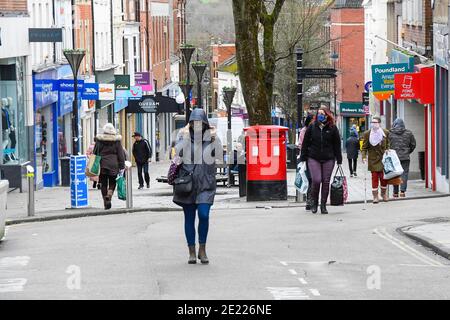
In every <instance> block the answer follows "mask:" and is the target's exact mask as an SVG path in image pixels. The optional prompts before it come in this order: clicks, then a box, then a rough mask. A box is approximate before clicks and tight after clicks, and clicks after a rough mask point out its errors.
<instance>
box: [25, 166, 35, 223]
mask: <svg viewBox="0 0 450 320" xmlns="http://www.w3.org/2000/svg"><path fill="white" fill-rule="evenodd" d="M27 180H28V216H29V217H33V216H34V211H35V208H34V168H33V167H32V166H27Z"/></svg>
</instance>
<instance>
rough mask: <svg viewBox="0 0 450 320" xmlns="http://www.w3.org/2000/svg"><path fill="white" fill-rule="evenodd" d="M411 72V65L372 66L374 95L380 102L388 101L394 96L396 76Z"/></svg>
mask: <svg viewBox="0 0 450 320" xmlns="http://www.w3.org/2000/svg"><path fill="white" fill-rule="evenodd" d="M407 72H411V70H410V67H409V64H407V63H396V64H378V65H373V66H372V88H373V95H374V96H375V97H377V98H378V99H379V100H387V99H389V97H390V95H392V94H394V91H395V90H394V89H395V75H396V74H398V73H407Z"/></svg>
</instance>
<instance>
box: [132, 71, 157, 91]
mask: <svg viewBox="0 0 450 320" xmlns="http://www.w3.org/2000/svg"><path fill="white" fill-rule="evenodd" d="M134 81H135V83H136V86H140V87H142V90H143V91H153V85H152V82H151V74H150V72H136V73H135V75H134Z"/></svg>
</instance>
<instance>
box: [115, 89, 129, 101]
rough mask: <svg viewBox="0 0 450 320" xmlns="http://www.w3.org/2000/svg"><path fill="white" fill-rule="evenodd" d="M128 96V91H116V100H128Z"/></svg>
mask: <svg viewBox="0 0 450 320" xmlns="http://www.w3.org/2000/svg"><path fill="white" fill-rule="evenodd" d="M130 95H131V94H130V90H116V99H128V98H130Z"/></svg>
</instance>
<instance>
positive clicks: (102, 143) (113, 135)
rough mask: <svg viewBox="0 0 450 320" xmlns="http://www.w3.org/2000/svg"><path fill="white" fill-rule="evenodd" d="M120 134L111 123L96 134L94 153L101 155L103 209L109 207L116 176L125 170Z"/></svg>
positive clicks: (100, 179) (100, 180)
mask: <svg viewBox="0 0 450 320" xmlns="http://www.w3.org/2000/svg"><path fill="white" fill-rule="evenodd" d="M121 140H122V136H121V135H119V134H117V131H116V129H115V128H114V126H113V125H112V124H111V123H107V124H106V125H105V126H104V127H103V133H102V134H98V135H97V142H96V143H95V147H94V154H95V155H97V156H100V157H101V160H100V177H99V182H100V184H101V192H102V196H103V203H104V206H105V210H109V209H111V200H112V196H113V194H114V190H115V189H116V178H117V176H118V175H119V174H123V172H124V170H125V154H124V151H123V147H122V143H121Z"/></svg>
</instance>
